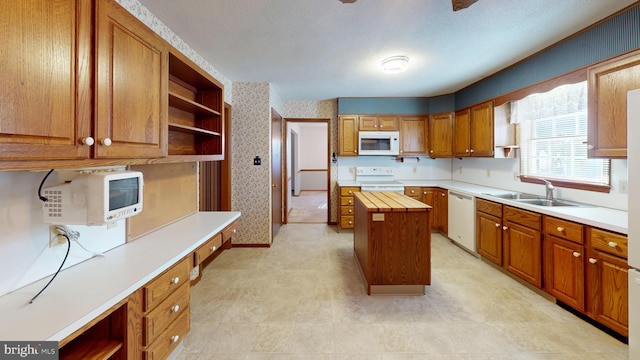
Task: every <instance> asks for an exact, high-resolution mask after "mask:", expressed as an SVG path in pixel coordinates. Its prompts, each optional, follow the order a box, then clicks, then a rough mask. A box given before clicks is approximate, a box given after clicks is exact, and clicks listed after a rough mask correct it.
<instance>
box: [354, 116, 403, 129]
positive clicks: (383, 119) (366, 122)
mask: <svg viewBox="0 0 640 360" xmlns="http://www.w3.org/2000/svg"><path fill="white" fill-rule="evenodd" d="M358 120H359V121H358V125H359V130H360V131H397V130H398V117H397V116H396V115H361V116H359V118H358Z"/></svg>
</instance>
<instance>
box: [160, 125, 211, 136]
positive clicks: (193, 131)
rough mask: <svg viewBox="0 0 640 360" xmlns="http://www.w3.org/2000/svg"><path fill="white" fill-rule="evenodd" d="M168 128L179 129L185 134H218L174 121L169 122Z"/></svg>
mask: <svg viewBox="0 0 640 360" xmlns="http://www.w3.org/2000/svg"><path fill="white" fill-rule="evenodd" d="M169 129H170V130H173V131H180V132H183V133H187V134H196V135H205V136H220V135H221V134H220V133H219V132H215V131H210V130H205V129H201V128H197V127H195V126H188V125H181V124H176V123H169Z"/></svg>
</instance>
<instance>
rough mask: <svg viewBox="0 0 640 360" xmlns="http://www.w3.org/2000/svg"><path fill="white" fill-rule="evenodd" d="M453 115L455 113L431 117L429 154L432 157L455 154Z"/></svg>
mask: <svg viewBox="0 0 640 360" xmlns="http://www.w3.org/2000/svg"><path fill="white" fill-rule="evenodd" d="M453 117H454V114H453V113H443V114H435V115H431V116H430V117H429V145H430V150H429V156H431V157H432V158H447V157H452V156H453Z"/></svg>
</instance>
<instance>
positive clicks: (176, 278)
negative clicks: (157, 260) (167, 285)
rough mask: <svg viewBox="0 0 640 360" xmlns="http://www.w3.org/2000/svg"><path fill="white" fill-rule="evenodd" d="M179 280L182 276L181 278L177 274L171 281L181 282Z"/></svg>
mask: <svg viewBox="0 0 640 360" xmlns="http://www.w3.org/2000/svg"><path fill="white" fill-rule="evenodd" d="M179 282H180V278H179V277H177V276H176V277H174V278H173V279H171V283H172V284H177V283H179Z"/></svg>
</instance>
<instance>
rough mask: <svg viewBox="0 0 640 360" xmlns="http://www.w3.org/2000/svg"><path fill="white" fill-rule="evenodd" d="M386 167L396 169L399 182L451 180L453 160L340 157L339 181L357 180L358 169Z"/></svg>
mask: <svg viewBox="0 0 640 360" xmlns="http://www.w3.org/2000/svg"><path fill="white" fill-rule="evenodd" d="M359 166H384V167H392V168H395V170H396V171H395V174H396V179H397V180H451V159H431V158H428V157H415V156H414V157H405V160H404V162H400V161H398V160H396V157H395V156H343V157H338V179H339V180H355V178H356V167H359Z"/></svg>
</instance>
